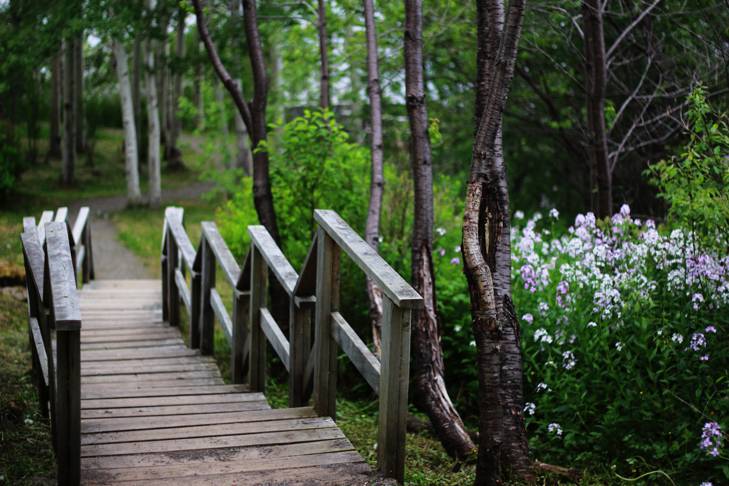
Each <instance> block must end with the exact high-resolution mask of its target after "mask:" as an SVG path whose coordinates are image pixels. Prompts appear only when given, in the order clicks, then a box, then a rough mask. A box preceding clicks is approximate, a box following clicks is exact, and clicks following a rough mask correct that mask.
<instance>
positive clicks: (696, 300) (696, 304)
mask: <svg viewBox="0 0 729 486" xmlns="http://www.w3.org/2000/svg"><path fill="white" fill-rule="evenodd" d="M702 302H704V296H703V295H701V294H698V293H696V294H694V295H693V296H692V297H691V304H692V305H693V308H694V310H699V308H700V307H701V303H702Z"/></svg>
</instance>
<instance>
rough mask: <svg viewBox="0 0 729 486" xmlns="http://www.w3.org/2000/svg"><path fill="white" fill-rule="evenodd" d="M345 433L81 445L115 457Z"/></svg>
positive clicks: (323, 430) (305, 439) (325, 431)
mask: <svg viewBox="0 0 729 486" xmlns="http://www.w3.org/2000/svg"><path fill="white" fill-rule="evenodd" d="M342 438H344V434H343V433H342V431H340V430H339V429H338V428H336V427H328V428H319V429H312V430H293V431H285V432H272V433H268V434H267V433H261V434H246V435H229V436H222V437H199V438H189V439H177V440H159V441H151V442H126V443H121V444H98V445H88V446H83V447H81V455H82V457H89V456H116V455H124V454H141V453H154V452H173V451H194V450H199V449H222V448H225V447H246V446H248V447H250V446H267V445H277V444H293V443H296V442H313V441H316V440H323V439H342Z"/></svg>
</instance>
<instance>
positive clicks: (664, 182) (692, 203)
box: [646, 87, 729, 245]
mask: <svg viewBox="0 0 729 486" xmlns="http://www.w3.org/2000/svg"><path fill="white" fill-rule="evenodd" d="M689 103H690V108H689V110H688V113H687V119H688V124H689V126H688V131H689V140H688V142H687V144H686V146H685V147H684V148H683V150H682V151H681V153H680V155H678V156H673V157H671V158H670V159H667V160H662V161H661V162H658V163H657V164H654V165H653V166H651V167H650V168H649V169H648V170H647V171H646V172H647V174H648V175H650V176H651V181H652V183H653V184H654V185H655V186H656V187H657V188H658V190H659V191H660V192H659V196H660V197H661V198H663V199H664V200H665V201H666V202H667V203H668V204H669V210H668V215H669V218H670V219H671V220H672V222H673V223H675V224H677V225H679V226H683V227H689V228H692V229H693V230H694V231H695V232H696V233H697V234H698V235H700V236H701V238H702V242H703V243H704V244H712V243H714V244H718V245H722V244H725V243H726V230H727V228H729V189H728V188H729V125H727V121H726V117H725V116H722V115H719V114H717V113H715V112H713V111H712V109H711V106H709V103H708V102H707V100H706V95H705V92H704V89H703V88H702V87H698V88H696V89H695V90H694V91H693V92H692V93H691V95H690V96H689Z"/></svg>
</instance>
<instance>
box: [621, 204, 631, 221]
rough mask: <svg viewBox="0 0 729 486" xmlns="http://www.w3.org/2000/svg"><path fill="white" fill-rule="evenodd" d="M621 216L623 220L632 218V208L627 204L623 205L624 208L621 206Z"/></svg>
mask: <svg viewBox="0 0 729 486" xmlns="http://www.w3.org/2000/svg"><path fill="white" fill-rule="evenodd" d="M620 215H621V216H622V217H623V218H628V217H630V206H628V205H627V204H623V205H622V206H620Z"/></svg>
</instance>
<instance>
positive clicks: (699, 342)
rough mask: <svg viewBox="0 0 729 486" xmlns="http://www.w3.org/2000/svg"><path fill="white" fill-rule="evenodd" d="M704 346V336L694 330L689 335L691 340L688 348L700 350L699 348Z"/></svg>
mask: <svg viewBox="0 0 729 486" xmlns="http://www.w3.org/2000/svg"><path fill="white" fill-rule="evenodd" d="M705 346H706V337H704V335H703V334H701V333H700V332H695V333H693V334H692V335H691V341H690V342H689V348H691V351H700V350H701V348H703V347H705Z"/></svg>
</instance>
